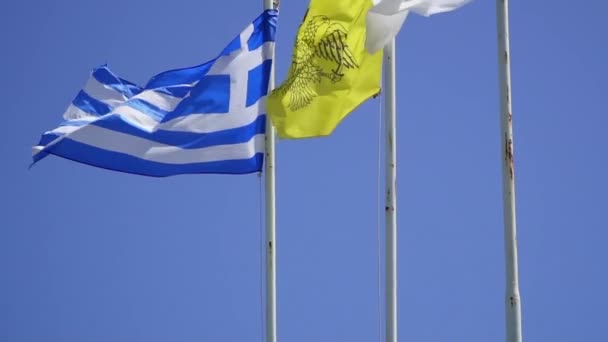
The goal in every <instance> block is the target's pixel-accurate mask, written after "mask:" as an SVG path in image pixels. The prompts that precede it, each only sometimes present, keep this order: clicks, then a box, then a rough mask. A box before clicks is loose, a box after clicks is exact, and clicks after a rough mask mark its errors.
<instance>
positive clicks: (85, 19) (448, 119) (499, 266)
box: [0, 0, 608, 342]
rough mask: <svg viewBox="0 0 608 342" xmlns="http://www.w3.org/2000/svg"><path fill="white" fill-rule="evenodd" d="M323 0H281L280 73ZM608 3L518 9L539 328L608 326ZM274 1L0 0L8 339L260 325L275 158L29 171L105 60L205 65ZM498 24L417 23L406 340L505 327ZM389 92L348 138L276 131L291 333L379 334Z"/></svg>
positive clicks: (602, 332) (404, 233)
mask: <svg viewBox="0 0 608 342" xmlns="http://www.w3.org/2000/svg"><path fill="white" fill-rule="evenodd" d="M306 6H307V3H306V2H305V1H300V2H292V1H283V3H282V7H281V16H280V19H279V31H278V38H277V63H276V67H277V81H279V82H280V81H281V80H282V79H283V78H284V77H285V75H286V72H287V69H288V67H289V63H290V55H291V48H292V44H293V39H294V37H295V33H296V30H297V27H298V25H299V23H300V20H301V18H302V16H303V15H304V12H305V9H306ZM607 6H608V5H606V4H604V3H602V2H600V1H592V2H587V3H585V5H584V7H585V8H584V11H575V10H574V9H573V8H572V3H571V2H570V1H565V0H556V1H553V2H551V3H547V2H542V3H541V2H534V1H532V2H527V3H523V2H516V1H513V2H512V4H511V8H510V10H511V13H510V14H511V53H512V81H513V109H514V110H513V117H514V119H513V120H514V143H515V158H516V188H517V209H518V232H519V257H520V282H521V284H520V288H521V293H522V312H523V332H524V339H525V340H526V341H553V342H560V341H564V342H571V341H585V342H594V341H597V342H600V341H606V340H608V330H607V328H606V325H605V317H606V309H605V308H606V307H607V306H608V297H607V296H606V288H608V276H607V274H606V260H608V249H606V248H605V241H606V240H608V233H607V232H606V228H608V225H607V224H606V219H605V210H606V199H605V196H606V195H605V194H606V193H607V192H608V179H607V178H606V174H608V162H607V160H606V157H605V147H606V141H605V135H606V133H605V130H606V127H608V119H607V117H606V114H608V113H607V111H606V107H605V104H604V101H603V97H604V96H605V91H606V90H608V88H607V87H606V84H605V77H606V75H607V72H608V69H607V67H606V64H605V61H606V60H608V50H607V48H606V45H605V44H604V43H602V42H603V41H605V37H604V34H605V29H603V28H604V27H605V25H604V24H603V22H604V18H603V14H604V13H606V10H607V9H608V8H607ZM261 7H262V4H261V1H258V2H256V1H222V2H219V1H218V2H211V1H188V0H175V1H171V2H160V1H118V0H106V1H96V0H90V1H67V0H61V1H59V0H58V1H48V2H47V1H37V2H10V3H7V4H5V6H3V10H2V12H1V13H0V19H1V20H0V38H1V41H2V45H3V49H2V53H1V54H0V61H1V63H0V68H2V71H1V74H2V85H1V87H2V92H1V93H0V94H1V95H0V99H1V103H2V105H3V113H4V115H3V120H4V121H3V130H2V131H3V134H2V135H1V136H0V139H2V143H1V144H0V151H1V153H2V156H3V162H2V169H1V171H0V175H1V176H2V177H0V189H1V191H0V201H1V203H2V206H1V208H2V209H1V211H0V213H1V215H0V340H2V341H11V342H20V341H62V342H71V341H91V342H95V341H100V342H101V341H147V342H154V341H184V342H185V341H260V340H261V326H262V310H261V298H260V293H261V287H260V277H261V269H260V250H261V247H260V246H261V238H262V237H261V231H262V230H261V229H262V228H261V226H260V219H261V214H260V197H261V196H262V192H261V190H260V187H261V183H260V179H259V178H258V176H257V175H246V176H226V175H223V176H220V175H203V176H177V177H170V178H166V179H154V178H147V177H140V176H133V175H127V174H121V173H115V172H110V171H106V170H101V169H96V168H93V167H90V166H86V165H81V164H77V163H73V162H70V161H67V160H63V159H60V158H56V157H49V158H47V159H45V160H44V161H43V162H41V163H39V164H38V165H36V166H35V167H34V168H33V169H31V170H28V169H27V167H28V165H29V163H30V160H31V159H30V153H31V146H32V145H33V144H35V143H36V142H37V140H38V137H39V135H40V134H41V133H42V132H43V131H45V130H48V129H50V128H53V127H54V126H55V125H56V124H57V123H58V122H59V121H60V117H61V114H62V113H63V111H64V110H65V108H66V107H67V105H68V103H69V102H70V101H71V100H72V98H73V97H74V96H75V94H76V93H77V91H78V90H79V89H80V88H81V87H82V86H83V85H84V82H85V81H86V79H87V77H88V74H89V72H90V70H91V69H92V68H93V67H95V66H98V65H101V64H104V63H106V62H107V63H108V64H109V66H110V67H111V68H112V70H113V71H114V72H116V73H117V74H119V75H121V76H122V77H123V78H126V79H129V80H131V81H134V82H137V83H140V84H142V83H145V82H146V81H147V79H148V78H149V77H150V76H152V75H154V74H156V73H158V72H160V71H163V70H167V69H173V68H178V67H185V66H191V65H195V64H199V63H201V62H204V61H206V60H208V59H211V58H213V57H214V56H215V55H216V54H217V53H218V52H219V51H220V50H221V49H222V48H223V47H224V46H225V45H226V44H227V43H228V42H229V41H230V40H231V39H232V38H233V37H234V36H235V35H237V34H238V33H239V32H240V31H241V29H242V28H244V27H245V25H246V24H247V23H249V22H250V21H251V20H252V19H253V18H255V17H256V16H257V15H258V14H259V13H260V12H261ZM495 26H496V25H495V6H494V2H493V1H484V0H480V1H474V2H472V3H471V4H469V5H467V6H466V7H464V8H462V9H461V10H458V11H456V12H453V13H449V14H443V15H437V16H434V17H431V18H422V17H417V16H414V15H412V16H410V17H409V18H408V21H407V23H406V25H405V27H404V31H402V32H401V33H400V35H399V36H398V39H397V72H398V75H397V84H398V89H397V94H398V119H397V122H398V148H399V150H398V196H399V197H398V205H399V208H398V224H399V228H398V230H399V244H398V246H399V335H400V341H430V342H434V341H438V342H439V341H441V342H445V341H467V342H487V341H501V340H504V306H503V301H504V299H503V297H504V257H503V255H504V254H503V227H502V204H501V198H502V197H501V183H500V182H501V174H500V158H501V156H500V146H499V144H500V134H499V121H498V118H499V116H498V90H497V86H498V81H497V60H496V38H495V36H496V27H495ZM379 101H380V100H372V101H369V102H368V103H366V104H365V105H363V106H361V107H360V108H359V109H358V110H357V111H356V112H354V113H353V114H352V115H351V116H349V117H348V118H347V119H346V120H345V121H344V122H343V124H342V125H341V126H340V127H339V128H338V129H337V130H336V132H335V134H333V135H332V136H330V137H328V138H323V139H310V140H301V141H285V140H281V141H279V142H278V145H277V201H278V208H277V209H278V216H277V220H278V227H277V230H278V231H277V239H278V241H277V244H278V334H279V339H280V341H290V342H297V341H328V342H329V341H332V342H333V341H374V340H377V339H378V313H377V312H378V298H377V297H378V293H377V291H378V290H377V271H378V267H377V254H378V248H377V244H376V236H377V220H378V216H377V215H378V210H377V206H378V158H379V156H378V138H379V137H378V134H379V131H378V119H379V118H378V116H379V106H380V103H379ZM380 172H381V173H380V174H381V175H383V172H382V170H380ZM381 189H382V187H381Z"/></svg>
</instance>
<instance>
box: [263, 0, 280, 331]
mask: <svg viewBox="0 0 608 342" xmlns="http://www.w3.org/2000/svg"><path fill="white" fill-rule="evenodd" d="M263 1H264V10H268V9H278V7H279V0H263ZM272 58H273V62H272V69H271V71H270V79H269V80H268V91H269V92H270V90H271V89H273V88H274V65H275V62H274V52H273V56H272ZM265 142H266V156H265V158H264V175H265V180H264V183H265V184H266V189H265V192H264V193H265V197H266V200H265V202H266V203H265V208H266V241H265V243H264V246H265V250H266V315H265V320H266V342H276V341H277V304H276V300H277V290H276V281H277V276H276V274H277V269H276V249H277V247H276V241H275V238H276V211H275V207H276V198H275V165H274V162H275V148H274V147H275V129H274V127H273V126H272V122H271V121H270V120H269V119H268V118H267V119H266V141H265Z"/></svg>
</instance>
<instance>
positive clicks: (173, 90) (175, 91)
mask: <svg viewBox="0 0 608 342" xmlns="http://www.w3.org/2000/svg"><path fill="white" fill-rule="evenodd" d="M190 89H192V86H191V85H187V86H172V87H161V88H154V91H156V92H159V93H163V94H167V95H171V96H175V97H179V98H184V97H186V95H188V93H189V92H190Z"/></svg>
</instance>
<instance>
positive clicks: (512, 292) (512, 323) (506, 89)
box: [496, 0, 522, 342]
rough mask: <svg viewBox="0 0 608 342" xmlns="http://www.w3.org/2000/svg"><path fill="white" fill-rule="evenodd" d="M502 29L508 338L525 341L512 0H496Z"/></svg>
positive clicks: (500, 61) (500, 59) (511, 341)
mask: <svg viewBox="0 0 608 342" xmlns="http://www.w3.org/2000/svg"><path fill="white" fill-rule="evenodd" d="M496 22H497V29H498V75H499V82H500V86H499V91H500V129H501V135H500V139H501V141H502V143H501V151H502V153H501V156H502V158H501V159H502V185H503V215H504V240H505V267H506V296H505V297H506V298H505V308H506V310H505V314H506V340H507V342H521V341H522V335H521V301H520V296H519V276H518V266H517V225H516V219H515V217H516V216H515V169H514V165H513V160H514V158H513V126H512V118H513V116H512V111H511V66H510V54H509V0H496Z"/></svg>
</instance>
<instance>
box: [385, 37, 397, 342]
mask: <svg viewBox="0 0 608 342" xmlns="http://www.w3.org/2000/svg"><path fill="white" fill-rule="evenodd" d="M384 100H385V103H384V116H385V125H386V127H385V129H386V151H385V159H386V169H385V172H386V180H385V187H386V206H385V208H384V210H385V215H386V221H385V224H386V235H385V241H386V243H385V246H384V248H385V250H386V252H385V253H386V254H385V261H384V263H385V275H384V276H385V284H384V286H385V290H384V291H385V294H384V295H385V298H386V303H385V310H386V311H385V312H386V336H385V338H386V342H397V192H396V187H397V184H396V183H397V127H396V122H395V121H396V98H395V39H394V38H393V39H392V40H391V41H390V42H389V43H388V44H387V45H386V46H385V47H384Z"/></svg>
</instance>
